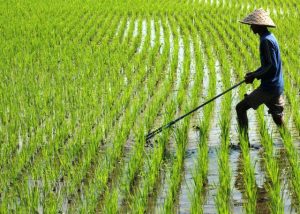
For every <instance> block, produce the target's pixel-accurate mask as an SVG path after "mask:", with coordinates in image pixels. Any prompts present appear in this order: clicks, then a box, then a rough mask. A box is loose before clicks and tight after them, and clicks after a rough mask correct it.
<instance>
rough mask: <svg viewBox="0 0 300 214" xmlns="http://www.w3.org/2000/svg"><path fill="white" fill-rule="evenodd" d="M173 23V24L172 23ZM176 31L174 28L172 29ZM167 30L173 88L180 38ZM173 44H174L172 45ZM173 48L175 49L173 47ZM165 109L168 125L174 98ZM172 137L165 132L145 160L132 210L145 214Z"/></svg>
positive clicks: (168, 101) (169, 98) (163, 18)
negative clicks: (167, 145)
mask: <svg viewBox="0 0 300 214" xmlns="http://www.w3.org/2000/svg"><path fill="white" fill-rule="evenodd" d="M161 18H162V24H163V28H164V29H168V28H169V24H168V23H169V18H168V17H165V16H162V17H161ZM171 23H172V22H171ZM172 29H173V30H174V28H172ZM172 29H169V30H171V31H169V30H165V31H164V34H165V38H171V35H172V38H173V41H171V40H169V42H168V40H166V47H169V48H170V58H169V66H170V68H168V69H170V71H169V72H170V75H168V78H170V79H169V80H167V81H171V82H172V85H171V87H174V80H175V79H176V78H175V76H176V72H174V71H176V70H177V66H178V52H179V46H178V44H179V43H178V42H179V40H178V36H176V34H175V32H176V31H175V32H174V31H173V30H172ZM172 42H173V43H174V44H172ZM171 45H172V46H173V49H172V47H171ZM164 109H165V110H163V109H162V111H163V112H165V113H166V114H164V116H163V117H164V118H163V120H162V123H164V124H165V123H167V122H169V121H171V120H172V119H174V116H175V111H176V110H175V109H176V105H175V102H174V98H173V97H172V96H169V97H168V100H167V102H166V103H165V106H164ZM169 137H170V129H169V130H166V131H164V132H163V133H162V134H161V136H160V137H159V138H158V140H157V141H155V144H154V148H153V150H152V151H151V154H150V155H149V156H147V159H145V160H144V162H145V163H144V165H145V166H146V167H145V170H144V173H142V175H141V179H140V182H139V184H138V187H137V190H136V191H135V192H133V194H132V199H131V200H130V204H129V207H130V208H131V209H132V210H137V212H143V211H145V210H146V208H147V202H148V197H149V195H152V191H153V190H154V189H155V184H156V183H157V182H159V181H160V180H159V174H160V168H161V166H162V161H163V156H164V154H165V149H166V144H167V142H168V139H169Z"/></svg>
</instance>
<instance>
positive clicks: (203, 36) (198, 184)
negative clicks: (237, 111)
mask: <svg viewBox="0 0 300 214" xmlns="http://www.w3.org/2000/svg"><path fill="white" fill-rule="evenodd" d="M197 15H198V14H194V16H193V17H191V18H192V20H194V25H193V27H192V28H195V29H196V31H197V32H198V33H199V38H198V39H200V40H201V45H200V47H199V48H200V52H201V53H202V55H203V56H202V57H203V60H202V61H203V62H204V64H203V67H202V68H201V70H203V69H207V70H208V72H209V74H208V76H209V80H207V79H203V83H204V81H209V84H208V88H207V89H206V90H207V92H206V94H205V95H206V97H204V100H206V99H209V98H211V97H213V96H214V95H215V93H216V74H215V61H214V59H215V57H214V53H213V50H212V46H213V45H212V44H213V42H212V41H211V40H210V38H209V34H208V32H207V31H203V29H202V26H203V25H204V26H207V25H209V23H208V22H207V20H205V19H198V18H195V17H198V16H197ZM209 105H210V106H207V107H204V108H203V110H202V112H203V114H202V117H201V121H200V124H199V147H198V148H197V154H198V155H197V159H196V160H195V165H196V166H195V168H194V169H193V170H192V173H193V181H194V185H193V192H192V193H191V212H192V213H199V212H200V213H203V204H204V203H205V199H204V192H205V188H204V186H205V185H206V183H207V173H208V134H209V130H210V125H211V119H212V116H213V115H212V113H213V111H212V109H213V108H214V103H211V104H209Z"/></svg>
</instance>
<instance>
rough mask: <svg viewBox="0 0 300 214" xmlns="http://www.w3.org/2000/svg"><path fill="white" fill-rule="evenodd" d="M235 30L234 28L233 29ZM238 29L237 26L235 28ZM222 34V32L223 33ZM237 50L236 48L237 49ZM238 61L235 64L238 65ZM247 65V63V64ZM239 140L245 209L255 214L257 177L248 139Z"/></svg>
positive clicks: (242, 89)
mask: <svg viewBox="0 0 300 214" xmlns="http://www.w3.org/2000/svg"><path fill="white" fill-rule="evenodd" d="M230 27H232V26H228V28H226V29H227V33H230V34H231V35H230V37H232V38H233V41H238V36H237V34H236V33H233V34H232V32H233V31H231V30H230ZM233 28H234V27H233ZM235 28H236V26H235ZM221 32H222V31H221ZM239 48H240V50H241V52H242V53H244V56H247V51H246V50H245V47H241V46H240V47H239ZM235 49H236V48H235ZM236 57H237V55H235V56H233V58H234V59H233V60H232V62H234V60H235V58H236ZM237 62H238V61H236V62H235V63H237ZM245 62H247V57H245ZM235 63H234V68H237V69H235V71H236V72H237V75H238V76H240V77H243V76H244V74H245V70H244V69H243V68H245V67H244V66H243V65H239V66H237V65H235ZM245 65H247V63H245ZM244 93H245V86H241V87H240V91H239V94H240V96H242V95H243V94H244ZM239 139H240V144H241V150H242V157H243V160H242V161H243V166H244V168H243V178H244V186H245V192H246V198H247V202H246V203H244V204H243V205H244V207H245V210H246V212H247V213H249V212H250V213H251V212H255V210H256V197H257V196H256V194H257V193H256V182H255V176H254V166H253V165H252V164H251V160H250V153H249V152H250V151H249V147H248V137H247V136H246V135H245V133H242V132H239Z"/></svg>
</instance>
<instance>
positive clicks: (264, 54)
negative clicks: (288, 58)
mask: <svg viewBox="0 0 300 214" xmlns="http://www.w3.org/2000/svg"><path fill="white" fill-rule="evenodd" d="M259 51H260V61H261V67H259V68H258V69H257V70H256V71H255V72H254V75H255V77H256V78H257V79H260V80H261V85H260V87H261V88H262V89H263V90H266V91H268V92H270V93H272V94H274V95H280V94H282V93H283V75H282V62H281V57H280V50H279V45H278V43H277V40H276V38H275V36H274V35H273V34H272V33H270V32H267V33H265V34H263V35H262V36H261V37H260V47H259Z"/></svg>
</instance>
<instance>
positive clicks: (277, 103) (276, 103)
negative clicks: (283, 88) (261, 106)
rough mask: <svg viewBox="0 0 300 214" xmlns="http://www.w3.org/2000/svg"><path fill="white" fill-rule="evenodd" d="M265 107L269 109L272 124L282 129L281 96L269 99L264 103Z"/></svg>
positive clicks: (282, 101) (282, 102) (282, 106)
mask: <svg viewBox="0 0 300 214" xmlns="http://www.w3.org/2000/svg"><path fill="white" fill-rule="evenodd" d="M266 106H267V107H268V108H269V111H268V113H269V114H271V115H272V118H273V121H274V123H275V124H276V125H277V126H278V127H283V126H284V123H283V110H284V99H283V96H282V95H280V96H278V97H275V98H273V99H271V100H270V101H269V102H267V103H266Z"/></svg>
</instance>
